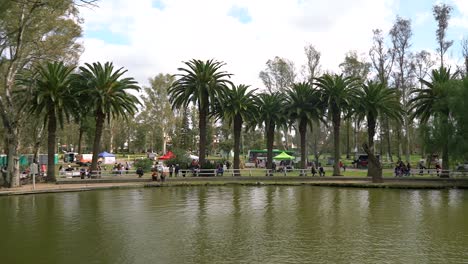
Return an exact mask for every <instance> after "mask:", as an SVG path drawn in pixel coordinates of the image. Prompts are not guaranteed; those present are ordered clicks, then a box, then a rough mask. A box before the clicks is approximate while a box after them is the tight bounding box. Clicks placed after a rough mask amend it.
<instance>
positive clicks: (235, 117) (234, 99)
mask: <svg viewBox="0 0 468 264" xmlns="http://www.w3.org/2000/svg"><path fill="white" fill-rule="evenodd" d="M255 91H256V89H251V90H249V86H248V85H243V84H240V85H238V86H234V85H233V86H232V87H231V89H226V90H224V92H223V93H222V94H221V97H220V99H219V105H218V107H217V108H216V109H215V116H217V117H218V118H221V119H223V120H224V121H225V122H227V123H228V124H229V126H231V125H233V132H234V163H233V165H234V169H235V170H238V169H239V168H240V159H239V156H240V139H241V131H242V125H243V123H244V122H250V121H253V120H254V117H255V112H256V107H255V100H254V97H255V96H254V92H255ZM235 175H240V174H239V173H238V171H236V173H235Z"/></svg>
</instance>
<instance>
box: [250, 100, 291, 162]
mask: <svg viewBox="0 0 468 264" xmlns="http://www.w3.org/2000/svg"><path fill="white" fill-rule="evenodd" d="M255 103H256V108H257V112H256V117H255V121H254V122H253V124H251V126H254V125H262V124H263V125H264V126H265V133H266V147H267V169H272V165H273V141H274V139H275V128H276V127H278V126H284V125H285V123H286V113H285V112H284V106H285V105H284V95H283V94H280V93H278V92H274V93H271V94H270V93H262V94H260V95H259V96H258V97H256V102H255Z"/></svg>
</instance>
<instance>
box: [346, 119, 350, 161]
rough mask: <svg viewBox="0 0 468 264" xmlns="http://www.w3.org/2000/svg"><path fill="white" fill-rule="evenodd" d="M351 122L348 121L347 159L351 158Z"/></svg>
mask: <svg viewBox="0 0 468 264" xmlns="http://www.w3.org/2000/svg"><path fill="white" fill-rule="evenodd" d="M350 137H351V120H349V119H348V120H346V158H347V159H349V158H350V152H351V150H350V144H349V143H350Z"/></svg>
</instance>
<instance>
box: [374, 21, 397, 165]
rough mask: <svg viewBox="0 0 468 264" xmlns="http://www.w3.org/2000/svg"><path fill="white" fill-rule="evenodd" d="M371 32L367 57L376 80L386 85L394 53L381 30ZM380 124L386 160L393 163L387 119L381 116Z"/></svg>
mask: <svg viewBox="0 0 468 264" xmlns="http://www.w3.org/2000/svg"><path fill="white" fill-rule="evenodd" d="M372 32H373V33H374V36H373V38H372V39H373V45H372V48H371V49H370V50H369V57H370V60H371V62H372V66H373V68H374V70H375V72H376V74H377V79H378V80H379V81H380V82H381V83H384V84H385V85H388V79H389V77H390V74H391V72H392V68H393V64H394V61H395V53H394V52H392V49H391V48H388V47H386V45H385V38H384V36H383V34H382V30H381V29H374V30H373V31H372ZM381 123H382V130H383V133H384V136H385V140H384V141H385V143H386V152H387V160H388V161H390V162H393V156H392V145H391V140H390V136H391V135H390V124H389V120H388V117H387V116H385V115H383V116H382V122H381ZM382 154H383V148H382Z"/></svg>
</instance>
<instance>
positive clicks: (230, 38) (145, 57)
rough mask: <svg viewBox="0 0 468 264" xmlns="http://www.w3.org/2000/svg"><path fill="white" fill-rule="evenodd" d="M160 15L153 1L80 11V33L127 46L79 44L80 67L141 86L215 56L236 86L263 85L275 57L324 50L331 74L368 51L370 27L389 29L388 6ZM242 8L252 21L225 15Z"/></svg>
mask: <svg viewBox="0 0 468 264" xmlns="http://www.w3.org/2000/svg"><path fill="white" fill-rule="evenodd" d="M163 3H164V9H163V10H159V9H156V8H152V4H151V0H135V1H128V0H102V1H100V2H99V6H100V7H99V8H94V9H86V8H85V9H82V10H81V12H82V16H83V17H84V19H85V24H84V29H85V32H86V30H97V29H99V30H102V29H107V30H110V31H112V32H114V33H119V34H121V35H122V36H124V37H126V38H128V41H126V42H128V45H115V44H109V43H106V42H104V41H102V40H97V39H87V38H85V39H84V40H83V42H84V46H85V52H84V54H83V56H82V61H84V62H93V61H107V60H110V61H114V63H115V64H116V65H118V66H124V67H125V68H127V69H129V74H130V75H132V76H134V77H135V78H137V80H138V81H139V82H141V83H143V84H146V83H147V79H148V78H150V77H153V76H155V75H156V74H158V73H175V72H176V69H177V67H181V66H182V63H181V62H182V61H187V60H189V59H192V58H200V59H208V58H215V59H218V60H221V61H224V62H226V63H227V66H226V68H225V69H226V70H228V71H229V72H232V73H234V74H235V76H234V77H233V80H234V81H235V82H236V83H245V84H250V85H252V86H254V87H260V86H262V84H261V81H260V80H259V78H258V73H259V72H260V71H261V70H263V68H264V65H265V62H266V61H267V60H268V59H271V58H273V57H274V56H281V57H286V58H288V59H291V60H293V61H294V62H295V63H296V66H297V67H296V68H297V69H298V70H299V69H300V65H301V64H303V63H304V62H305V56H304V54H303V48H304V46H305V45H306V44H308V43H311V44H313V45H315V46H316V47H317V49H318V50H319V51H321V52H322V64H323V68H324V69H329V70H337V69H338V64H339V63H340V62H341V61H342V60H343V58H344V55H345V53H346V52H347V51H349V50H357V51H358V52H359V53H367V51H368V50H369V48H370V45H371V41H372V29H375V28H382V29H384V30H387V29H388V28H389V27H390V26H391V22H392V20H393V18H394V14H393V7H394V4H395V3H394V1H393V0H354V1H349V0H329V1H321V0H302V1H291V0H275V1H273V0H257V1H249V0H237V1H234V0H224V1H220V0H197V1H193V0H167V1H163ZM234 5H235V6H238V7H243V8H246V9H247V10H248V12H249V15H250V16H251V18H252V21H251V22H250V23H248V24H242V23H240V22H239V21H238V20H237V19H235V18H233V17H230V16H229V15H228V12H229V10H230V9H231V8H232V6H234Z"/></svg>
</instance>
